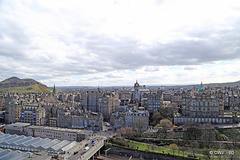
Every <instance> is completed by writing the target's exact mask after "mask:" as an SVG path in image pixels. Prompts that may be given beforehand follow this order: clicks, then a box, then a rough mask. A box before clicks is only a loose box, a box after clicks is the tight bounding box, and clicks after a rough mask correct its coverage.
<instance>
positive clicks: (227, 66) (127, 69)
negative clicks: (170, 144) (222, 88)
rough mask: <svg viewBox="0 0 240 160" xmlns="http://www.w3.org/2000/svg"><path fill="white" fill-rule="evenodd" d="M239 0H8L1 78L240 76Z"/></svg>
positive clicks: (185, 79)
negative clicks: (86, 0)
mask: <svg viewBox="0 0 240 160" xmlns="http://www.w3.org/2000/svg"><path fill="white" fill-rule="evenodd" d="M239 8H240V2H239V1H234V0H232V1H194V2H193V1H190V0H183V1H181V2H180V1H176V0H170V1H166V0H161V1H117V0H116V1H107V0H106V1H101V2H99V1H94V0H92V1H88V2H85V1H71V3H69V1H31V0H30V1H28V0H26V1H24V0H22V1H18V2H16V1H0V13H1V14H0V20H1V22H0V30H1V32H0V70H1V73H0V80H4V79H6V78H9V77H12V76H17V77H19V78H33V79H36V80H38V81H40V82H41V83H43V84H46V85H47V86H53V85H54V84H56V85H58V86H122V85H131V84H132V83H133V82H135V81H136V79H137V80H138V81H139V83H141V84H145V85H159V84H161V85H164V84H179V85H181V84H199V83H200V81H203V83H221V82H234V81H239V80H240V67H239V64H240V63H239V62H240V54H239V51H240V48H239V44H240V41H239V39H240V35H239V33H240V27H239V18H240V13H239V12H240V9H239Z"/></svg>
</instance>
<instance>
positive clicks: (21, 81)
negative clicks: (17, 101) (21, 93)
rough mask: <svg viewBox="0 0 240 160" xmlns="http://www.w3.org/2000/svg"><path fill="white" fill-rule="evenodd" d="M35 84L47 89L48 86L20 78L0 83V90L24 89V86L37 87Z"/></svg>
mask: <svg viewBox="0 0 240 160" xmlns="http://www.w3.org/2000/svg"><path fill="white" fill-rule="evenodd" d="M35 84H40V85H42V86H44V87H47V86H46V85H43V84H41V83H40V82H38V81H36V80H34V79H28V78H27V79H20V78H18V77H11V78H8V79H5V80H3V81H2V82H0V88H7V87H23V86H31V85H35Z"/></svg>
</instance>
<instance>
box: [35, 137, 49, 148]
mask: <svg viewBox="0 0 240 160" xmlns="http://www.w3.org/2000/svg"><path fill="white" fill-rule="evenodd" d="M49 141H50V139H48V138H46V139H42V140H40V141H38V142H36V143H34V144H31V146H33V147H39V146H40V145H43V144H45V143H48V142H49Z"/></svg>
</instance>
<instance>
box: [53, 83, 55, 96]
mask: <svg viewBox="0 0 240 160" xmlns="http://www.w3.org/2000/svg"><path fill="white" fill-rule="evenodd" d="M53 94H56V87H55V84H54V86H53Z"/></svg>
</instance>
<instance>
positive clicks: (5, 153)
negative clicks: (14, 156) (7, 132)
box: [0, 150, 10, 157]
mask: <svg viewBox="0 0 240 160" xmlns="http://www.w3.org/2000/svg"><path fill="white" fill-rule="evenodd" d="M9 152H10V150H4V151H1V152H0V157H3V156H5V155H7V154H8V153H9Z"/></svg>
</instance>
